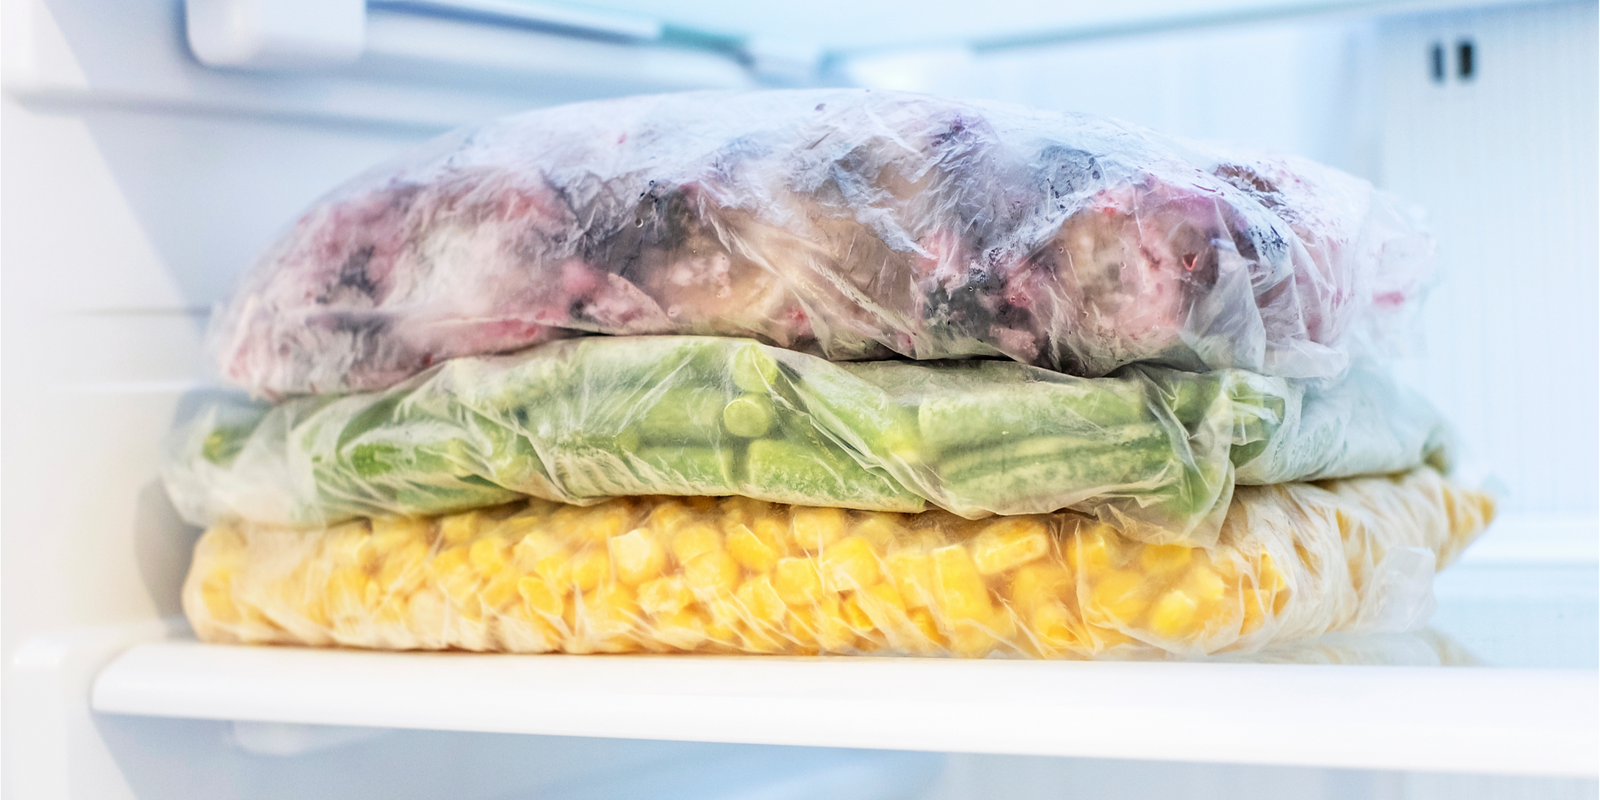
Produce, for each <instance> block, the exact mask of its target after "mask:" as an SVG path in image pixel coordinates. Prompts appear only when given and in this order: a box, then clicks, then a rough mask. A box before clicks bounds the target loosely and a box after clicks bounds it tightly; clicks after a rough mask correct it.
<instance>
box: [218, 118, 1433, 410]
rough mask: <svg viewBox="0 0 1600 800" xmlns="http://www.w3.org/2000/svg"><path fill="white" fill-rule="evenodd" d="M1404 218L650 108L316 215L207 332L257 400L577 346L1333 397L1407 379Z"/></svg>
mask: <svg viewBox="0 0 1600 800" xmlns="http://www.w3.org/2000/svg"><path fill="white" fill-rule="evenodd" d="M1414 216H1415V214H1414V212H1412V211H1410V210H1409V209H1407V208H1405V207H1404V206H1402V205H1401V204H1399V203H1398V202H1397V201H1395V200H1394V199H1393V198H1391V197H1389V196H1388V195H1386V194H1384V193H1382V192H1380V191H1377V190H1375V189H1374V188H1373V187H1372V186H1371V185H1369V184H1367V183H1366V182H1364V181H1362V180H1360V179H1357V178H1354V177H1351V176H1349V175H1345V174H1343V173H1340V172H1338V171H1336V170H1332V169H1329V168H1326V167H1323V166H1320V165H1317V164H1313V163H1311V162H1308V161H1304V160H1301V159H1297V158H1292V157H1285V156H1276V155H1268V154H1262V153H1253V152H1246V151H1237V150H1229V149H1225V148H1218V147H1213V146H1208V145H1200V144H1196V143H1192V142H1186V141H1182V140H1178V139H1174V138H1170V137H1165V136H1162V135H1159V134H1156V133H1154V132H1151V131H1148V130H1145V129H1142V128H1138V127H1136V126H1132V125H1128V124H1125V123H1120V122H1115V121H1111V120H1103V119H1096V118H1093V117H1086V116H1082V115H1075V114H1066V113H1056V112H1045V111H1035V110H1030V109H1026V108H1020V107H1014V106H1007V105H1003V104H997V103H986V102H956V101H950V100H943V99H938V98H933V97H927V96H921V95H912V94H904V93H897V92H881V91H861V90H805V91H784V92H749V93H695V94H683V95H664V96H652V97H637V98H628V99H622V100H607V101H600V102H593V103H583V104H577V105H571V106H564V107H559V108H553V109H544V110H540V111H534V112H530V113H527V114H522V115H518V116H514V117H509V118H506V119H503V120H500V121H497V122H494V123H490V124H488V125H485V126H483V127H481V128H477V129H473V130H468V131H459V132H456V133H453V134H450V135H448V136H445V137H443V138H441V139H439V140H436V141H434V142H432V143H429V144H427V145H425V146H423V147H421V148H419V149H417V150H415V151H413V152H411V153H409V154H407V155H404V156H402V157H400V158H399V159H397V160H396V161H394V162H391V163H390V164H387V165H384V166H381V167H378V168H376V169H374V170H372V171H370V172H368V173H367V174H365V175H362V176H360V177H358V178H356V179H355V180H353V181H351V182H350V183H349V184H347V185H346V186H344V187H341V188H339V189H338V190H336V191H335V192H333V193H331V194H330V195H328V196H327V197H326V198H324V199H323V200H321V201H319V202H318V203H316V204H315V205H313V206H312V207H311V208H310V209H309V210H307V211H306V213H305V214H304V215H303V216H302V217H301V218H300V220H299V221H298V222H297V223H295V224H294V226H293V227H292V229H291V230H290V231H288V232H287V233H286V234H285V235H284V236H283V237H282V238H281V239H280V240H279V241H278V242H277V243H276V244H275V245H274V246H273V247H272V248H270V249H269V251H268V252H267V253H266V254H265V255H264V256H263V257H262V259H261V260H260V262H259V263H258V264H257V265H256V266H255V267H254V268H253V269H252V271H251V272H250V273H249V274H248V276H247V277H246V278H245V280H244V282H243V283H242V285H241V286H240V288H239V291H238V292H237V293H236V295H235V297H234V299H233V300H232V301H231V303H229V304H228V305H227V306H225V307H224V308H222V309H220V312H219V313H218V314H216V315H215V317H214V326H213V329H212V332H211V336H210V340H211V348H212V350H213V351H214V354H215V356H216V358H217V359H218V361H219V363H220V365H221V369H222V373H223V374H224V375H225V376H226V377H227V378H229V379H230V380H232V381H235V382H237V383H239V384H240V385H242V386H244V387H246V388H248V389H250V390H251V391H252V392H253V393H256V394H259V395H265V396H282V395H290V394H308V393H327V392H342V391H349V390H362V389H374V388H383V387H387V386H390V385H393V384H395V383H398V382H400V381H402V380H404V379H406V378H407V377H409V376H411V375H414V374H416V373H418V372H420V371H422V370H424V369H426V368H428V367H429V366H432V365H434V364H437V363H439V362H442V361H444V360H446V359H449V358H453V357H458V356H469V355H482V354H488V353H496V352H507V351H512V350H516V349H520V348H523V347H526V346H528V345H531V344H536V343H539V342H542V341H546V340H549V339H553V338H561V337H567V336H573V335H578V334H583V333H604V334H617V335H629V334H695V335H707V334H710V335H728V336H745V337H751V338H755V339H758V340H761V341H763V342H766V343H769V344H774V345H777V346H781V347H785V348H790V349H794V350H799V351H803V352H809V353H814V354H818V355H821V356H823V357H825V358H827V359H829V360H834V361H847V360H866V359H882V358H887V357H894V356H904V357H909V358H913V359H940V358H960V357H968V356H985V357H995V356H998V357H1005V358H1009V359H1012V360H1015V361H1019V362H1022V363H1026V364H1033V365H1037V366H1041V367H1045V368H1048V369H1051V370H1056V371H1062V372H1067V373H1071V374H1079V375H1086V376H1100V375H1105V374H1107V373H1109V372H1111V371H1113V370H1114V369H1116V368H1117V367H1120V366H1122V365H1124V364H1129V363H1134V362H1158V363H1164V364H1167V365H1169V366H1174V367H1177V368H1181V369H1185V370H1190V371H1205V370H1210V369H1220V368H1239V369H1246V370H1251V371H1255V372H1260V373H1264V374H1270V375H1276V376H1284V377H1294V378H1317V379H1332V378H1337V377H1339V376H1341V375H1342V374H1343V373H1344V371H1345V370H1346V369H1347V367H1348V366H1349V364H1350V363H1351V362H1352V360H1353V358H1355V357H1359V356H1363V355H1368V354H1374V353H1384V352H1388V351H1391V350H1393V349H1394V346H1395V344H1396V342H1397V341H1399V340H1400V339H1402V338H1403V336H1401V330H1402V328H1403V327H1404V323H1405V321H1406V319H1407V318H1408V317H1409V316H1410V313H1411V311H1412V310H1413V309H1414V308H1415V307H1416V305H1417V301H1418V299H1419V297H1420V294H1421V291H1422V288H1423V286H1424V284H1425V283H1426V282H1427V280H1428V278H1429V276H1430V274H1431V270H1432V250H1433V244H1432V240H1431V239H1430V238H1429V237H1428V236H1427V235H1426V234H1425V233H1424V232H1423V231H1422V230H1421V228H1420V227H1419V226H1418V224H1417V223H1416V221H1415V220H1414V219H1413V217H1414Z"/></svg>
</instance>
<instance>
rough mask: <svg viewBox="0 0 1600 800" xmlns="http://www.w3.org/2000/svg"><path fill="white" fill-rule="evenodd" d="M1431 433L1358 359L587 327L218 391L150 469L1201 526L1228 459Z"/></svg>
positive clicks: (421, 497)
mask: <svg viewBox="0 0 1600 800" xmlns="http://www.w3.org/2000/svg"><path fill="white" fill-rule="evenodd" d="M1442 438H1443V431H1442V428H1441V426H1440V423H1439V420H1438V417H1437V416H1436V414H1435V413H1434V411H1433V409H1432V407H1431V406H1429V405H1428V404H1427V403H1426V402H1424V401H1422V400H1421V399H1419V398H1417V397H1415V396H1412V395H1409V394H1405V393H1402V392H1401V390H1400V389H1398V388H1397V387H1394V386H1393V385H1392V384H1390V383H1389V382H1387V381H1386V380H1384V379H1383V377H1382V376H1381V375H1378V374H1371V373H1367V372H1357V373H1352V375H1351V376H1350V377H1349V378H1347V379H1346V380H1345V381H1344V382H1343V383H1341V384H1338V385H1336V386H1335V387H1332V388H1330V389H1327V390H1318V389H1313V390H1311V391H1309V392H1308V391H1307V390H1304V389H1302V388H1300V387H1298V386H1296V385H1294V384H1291V383H1289V382H1286V381H1284V380H1282V379H1276V378H1267V377H1263V376H1260V375H1255V374H1251V373H1245V372H1241V371H1238V370H1225V371H1219V372H1213V373H1206V374H1195V373H1187V372H1178V371H1174V370H1167V369H1161V368H1155V367H1143V366H1139V367H1128V368H1125V369H1124V370H1123V371H1122V372H1119V373H1118V374H1117V376H1115V377H1107V378H1075V377H1070V376H1067V375H1063V374H1061V373H1056V372H1051V371H1048V370H1043V369H1040V368H1036V367H1029V366H1026V365H1022V364H1017V363H1015V362H1008V361H993V360H982V361H954V362H952V361H945V362H862V363H842V364H834V363H832V362H828V361H825V360H823V359H821V358H818V357H815V356H808V355H804V354H801V353H796V352H792V351H788V350H783V349H780V348H773V347H766V346H763V345H759V344H756V343H754V342H751V341H749V340H743V339H723V338H718V337H588V338H583V339H576V340H566V341H560V342H552V343H549V344H546V345H542V346H539V347H536V348H533V349H531V350H529V351H526V352H524V353H521V354H517V355H514V356H503V357H488V358H463V359H456V360H452V361H450V362H447V363H446V364H443V365H441V366H439V367H437V368H435V369H434V370H433V371H432V372H430V373H427V374H425V375H423V376H419V377H418V378H415V379H413V380H412V381H410V382H408V383H406V384H402V385H401V386H399V387H396V388H393V389H390V390H387V391H384V392H379V393H371V394H360V395H351V396H347V397H340V398H326V397H312V398H301V399H296V400H290V401H286V402H284V403H281V404H279V405H278V406H276V407H274V408H271V409H270V410H268V409H266V408H265V407H262V406H253V405H244V406H239V405H236V404H232V403H231V402H230V401H219V402H217V403H216V404H214V405H211V406H209V407H206V408H205V409H204V410H203V413H201V414H200V415H199V416H198V417H197V418H196V419H195V420H194V421H192V422H191V423H189V424H187V425H186V426H184V427H181V428H180V429H179V430H178V431H177V432H176V433H175V434H174V437H173V439H172V447H171V453H170V455H169V460H168V465H167V470H166V472H167V484H168V487H169V490H170V493H171V495H172V497H173V498H174V502H175V503H176V505H177V507H178V508H179V509H180V511H182V512H183V513H184V514H185V516H186V517H187V518H189V519H191V520H192V521H195V522H196V523H198V524H208V523H210V522H213V521H216V520H219V519H227V518H240V519H247V520H253V521H258V522H269V523H283V524H300V525H326V524H331V523H335V522H338V521H341V520H344V519H349V518H352V517H357V516H372V515H382V514H399V515H429V514H440V513H448V512H453V511H464V510H468V509H471V508H475V507H478V506H484V505H493V504H496V503H503V502H507V501H509V500H513V499H516V498H518V497H524V496H532V497H539V498H544V499H548V500H558V501H562V502H569V503H580V504H581V503H592V502H596V501H598V500H602V499H605V498H609V497H626V496H633V495H656V494H663V495H683V496H694V495H700V496H725V495H743V496H747V497H753V498H758V499H762V500H769V501H774V502H785V503H797V504H800V505H812V506H838V507H848V508H859V509H871V510H880V511H905V512H910V511H921V510H923V509H924V508H928V507H938V508H943V509H946V510H949V511H952V512H954V513H957V514H959V515H961V516H966V517H982V516H986V515H989V514H1025V513H1045V512H1051V511H1056V510H1059V509H1062V508H1068V507H1071V508H1074V509H1077V510H1080V511H1084V512H1086V513H1090V514H1093V515H1095V516H1097V517H1099V518H1101V519H1102V520H1104V521H1106V522H1108V523H1110V524H1112V525H1114V526H1115V527H1117V528H1118V529H1119V530H1120V531H1122V532H1124V533H1125V534H1127V535H1130V536H1133V537H1135V538H1138V539H1141V540H1145V541H1151V542H1156V543H1162V542H1181V543H1185V544H1208V543H1210V542H1211V541H1213V540H1214V539H1215V537H1216V533H1217V528H1218V525H1219V524H1220V523H1221V518H1222V514H1223V512H1224V510H1225V509H1226V507H1227V503H1228V499H1229V497H1230V496H1231V492H1232V489H1233V486H1234V482H1235V465H1237V466H1238V472H1237V474H1238V475H1240V476H1244V477H1245V478H1246V480H1247V481H1254V482H1261V483H1269V482H1270V483H1277V482H1282V481H1285V480H1293V479H1313V478H1324V477H1343V476H1347V475H1351V474H1360V473H1373V472H1392V471H1395V470H1402V469H1409V468H1411V467H1414V466H1416V465H1418V464H1420V463H1422V461H1423V460H1424V458H1426V457H1428V456H1429V455H1430V454H1437V453H1438V452H1439V448H1440V447H1441V446H1442Z"/></svg>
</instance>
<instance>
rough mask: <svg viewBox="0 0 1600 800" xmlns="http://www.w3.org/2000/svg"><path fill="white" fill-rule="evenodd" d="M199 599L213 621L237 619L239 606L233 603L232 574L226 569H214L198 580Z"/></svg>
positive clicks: (225, 621) (226, 621) (227, 621)
mask: <svg viewBox="0 0 1600 800" xmlns="http://www.w3.org/2000/svg"><path fill="white" fill-rule="evenodd" d="M200 599H201V600H202V601H203V602H204V603H205V605H206V613H207V614H210V615H211V619H212V620H213V621H215V622H223V623H231V622H238V621H239V617H240V615H239V607H238V606H236V605H234V603H233V575H232V573H230V572H228V571H227V570H215V571H213V572H211V573H210V574H208V575H206V577H205V580H203V581H201V582H200Z"/></svg>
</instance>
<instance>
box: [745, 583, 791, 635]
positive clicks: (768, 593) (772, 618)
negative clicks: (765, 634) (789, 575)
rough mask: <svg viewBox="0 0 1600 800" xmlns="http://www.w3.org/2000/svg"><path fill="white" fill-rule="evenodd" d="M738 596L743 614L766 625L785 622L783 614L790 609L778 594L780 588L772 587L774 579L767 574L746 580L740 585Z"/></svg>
mask: <svg viewBox="0 0 1600 800" xmlns="http://www.w3.org/2000/svg"><path fill="white" fill-rule="evenodd" d="M737 597H738V600H739V607H740V609H741V610H742V611H743V616H748V617H749V618H751V619H754V620H755V621H757V622H760V623H763V624H766V625H777V624H779V623H781V622H783V615H784V613H785V612H787V611H788V607H787V606H785V605H784V602H783V598H782V597H779V596H778V590H777V589H774V588H773V587H772V581H771V580H770V579H769V578H767V576H765V575H757V576H756V577H754V578H751V579H750V580H747V581H745V582H744V584H743V585H742V586H740V587H739V591H738V593H737Z"/></svg>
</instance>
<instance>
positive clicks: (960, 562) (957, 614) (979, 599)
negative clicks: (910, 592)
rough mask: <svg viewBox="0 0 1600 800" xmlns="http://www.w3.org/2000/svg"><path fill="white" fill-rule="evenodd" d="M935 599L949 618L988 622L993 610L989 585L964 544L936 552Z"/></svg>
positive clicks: (934, 562)
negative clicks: (985, 582) (979, 572)
mask: <svg viewBox="0 0 1600 800" xmlns="http://www.w3.org/2000/svg"><path fill="white" fill-rule="evenodd" d="M933 571H934V589H933V599H934V601H935V603H936V604H937V605H938V608H939V610H940V611H941V612H943V614H944V616H945V618H946V619H950V620H976V621H979V622H987V621H988V620H989V618H990V616H991V615H992V614H993V613H994V605H993V604H992V603H991V602H990V601H989V587H988V586H987V585H985V584H984V582H983V576H982V575H980V574H978V565H977V564H974V563H973V561H972V554H971V553H970V552H968V551H967V548H965V547H963V546H961V545H950V546H949V547H941V548H939V549H938V550H935V551H933Z"/></svg>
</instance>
